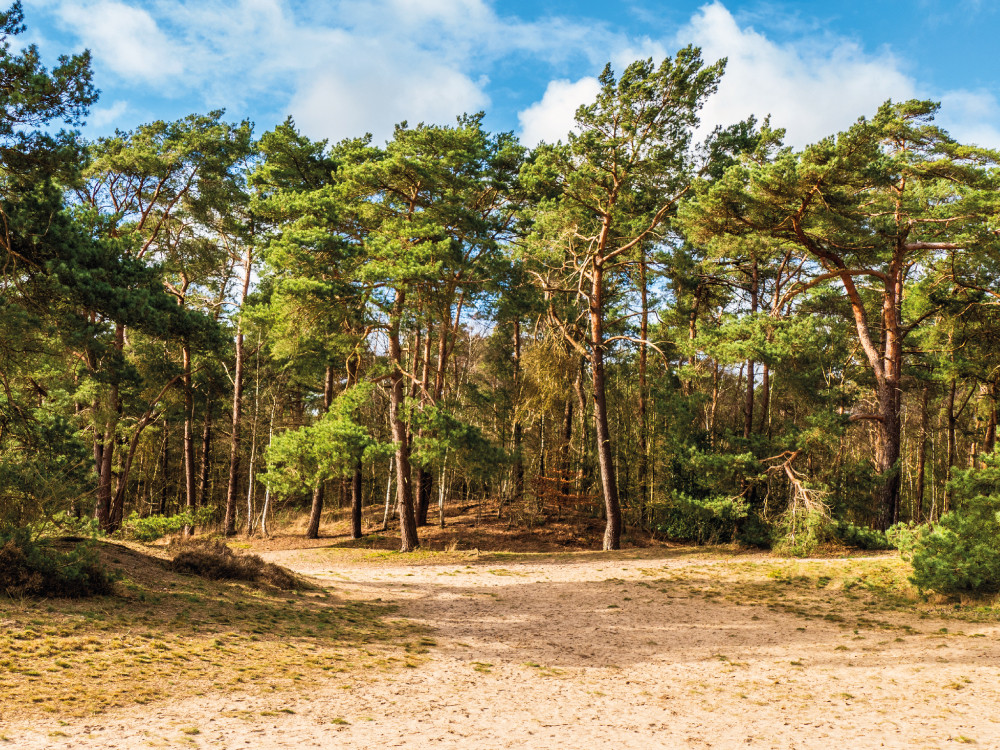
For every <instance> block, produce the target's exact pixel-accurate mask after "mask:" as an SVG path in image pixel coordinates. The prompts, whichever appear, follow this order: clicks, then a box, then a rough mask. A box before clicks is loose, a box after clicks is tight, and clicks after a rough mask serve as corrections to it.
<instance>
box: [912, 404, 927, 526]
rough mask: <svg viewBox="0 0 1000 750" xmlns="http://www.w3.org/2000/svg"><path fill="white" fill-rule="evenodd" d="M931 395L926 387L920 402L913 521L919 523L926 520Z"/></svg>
mask: <svg viewBox="0 0 1000 750" xmlns="http://www.w3.org/2000/svg"><path fill="white" fill-rule="evenodd" d="M930 395H931V389H930V386H926V385H925V386H924V392H923V396H922V397H921V400H920V437H919V438H918V442H917V487H916V498H915V500H914V510H915V513H914V516H915V517H914V519H913V520H914V521H916V522H917V523H922V522H923V520H924V484H925V482H924V476H925V471H926V467H927V432H928V427H929V426H930V413H929V410H928V408H927V405H928V401H929V400H930Z"/></svg>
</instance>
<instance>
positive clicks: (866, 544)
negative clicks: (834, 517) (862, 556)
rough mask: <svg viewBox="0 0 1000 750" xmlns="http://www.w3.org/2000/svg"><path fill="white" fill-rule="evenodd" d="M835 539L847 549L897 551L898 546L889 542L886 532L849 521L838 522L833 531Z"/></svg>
mask: <svg viewBox="0 0 1000 750" xmlns="http://www.w3.org/2000/svg"><path fill="white" fill-rule="evenodd" d="M831 531H832V533H833V537H834V538H835V539H836V540H837V541H838V542H840V543H841V544H843V545H844V546H846V547H854V548H855V549H863V550H886V549H895V548H896V545H894V544H893V543H892V542H890V541H889V539H888V538H887V537H886V535H885V532H883V531H879V530H878V529H869V528H865V527H864V526H855V525H854V524H853V523H850V522H849V521H837V522H836V523H835V524H834V525H833V528H832V529H831Z"/></svg>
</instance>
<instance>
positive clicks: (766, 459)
mask: <svg viewBox="0 0 1000 750" xmlns="http://www.w3.org/2000/svg"><path fill="white" fill-rule="evenodd" d="M22 20H23V14H22V12H21V8H20V5H19V4H15V5H14V6H12V7H11V8H10V9H9V10H7V11H6V12H5V13H3V14H2V15H0V33H2V37H3V46H2V49H0V71H2V78H3V80H4V82H5V84H4V86H3V88H2V91H0V102H2V116H0V181H2V185H3V188H2V191H0V221H2V230H0V253H2V256H3V270H2V277H0V278H2V281H0V283H2V292H0V303H2V314H0V326H2V327H3V332H2V335H0V385H2V387H3V393H2V395H0V531H2V533H4V534H7V535H8V537H9V535H10V534H12V533H15V531H16V530H17V529H24V528H38V527H39V526H43V525H45V524H55V525H56V526H60V527H65V528H81V527H83V526H85V525H86V524H87V523H89V521H88V519H95V521H94V523H96V525H97V526H98V527H99V530H100V532H101V533H103V534H108V535H111V534H116V533H118V534H121V533H123V531H124V530H127V529H129V528H133V529H134V528H136V527H137V525H141V524H143V523H145V524H146V525H147V527H148V526H149V525H150V524H154V523H155V522H157V519H159V522H160V523H161V524H162V525H163V526H164V528H166V527H167V526H169V524H170V523H174V524H176V525H177V528H178V529H180V528H181V527H183V528H184V530H185V531H187V532H190V531H191V530H192V529H194V528H199V529H205V530H208V531H213V532H216V533H218V534H221V535H223V536H233V535H247V536H251V535H266V534H268V533H269V532H270V531H271V530H272V528H273V525H274V523H275V519H276V518H278V517H279V516H280V514H282V513H286V512H291V511H301V512H302V513H308V517H309V522H308V526H307V530H306V535H307V536H308V537H313V538H315V537H317V536H321V535H323V533H324V526H323V518H324V516H323V513H324V510H328V509H331V508H343V509H345V510H346V509H350V514H351V530H352V535H353V537H354V538H361V537H362V536H364V535H365V534H366V533H369V532H370V531H371V530H373V529H378V530H392V533H394V534H398V539H399V546H400V549H401V550H402V551H404V552H406V551H412V550H415V549H417V548H418V547H419V546H420V544H421V533H422V532H421V529H422V528H423V527H426V526H427V525H428V524H438V525H444V524H445V523H446V520H447V518H446V516H447V513H446V511H447V509H449V508H453V507H458V506H462V507H473V506H475V507H478V508H479V509H480V510H479V511H478V512H481V513H483V514H489V515H491V517H493V518H496V519H499V520H501V521H503V522H505V523H507V524H509V525H511V526H517V527H521V528H525V529H531V528H535V527H538V526H541V525H544V524H545V523H546V521H547V520H550V519H554V518H559V519H563V520H567V519H568V520H570V521H571V522H573V521H574V519H575V520H576V521H579V522H581V523H582V522H584V521H593V520H595V519H596V520H597V521H599V522H600V523H601V524H602V525H603V527H604V535H603V547H604V549H606V550H616V549H619V548H620V547H621V546H622V545H623V544H628V543H629V540H631V539H634V538H638V537H639V536H647V537H648V536H649V535H652V536H653V537H655V538H658V539H665V540H680V541H689V542H696V543H717V542H738V543H740V544H743V545H749V546H756V547H764V548H769V547H772V546H776V547H778V548H780V549H786V550H790V551H793V552H801V553H807V552H809V551H811V550H812V549H813V548H814V547H815V545H817V544H821V543H824V542H828V541H833V540H839V542H840V543H842V544H845V545H857V546H861V547H863V548H879V547H885V546H887V545H890V544H892V543H896V542H894V541H893V540H896V541H897V542H898V541H899V540H900V539H902V540H903V542H905V540H906V539H910V540H911V541H912V539H913V538H914V535H917V536H919V534H920V533H921V531H920V530H921V529H924V530H926V529H931V528H939V529H941V528H947V529H952V531H953V533H954V534H957V535H958V537H962V534H963V533H966V532H968V533H972V531H974V529H971V530H970V527H969V523H970V520H969V519H978V520H975V521H974V522H973V523H972V525H973V526H974V527H976V528H982V524H983V523H985V524H986V525H987V526H989V525H990V524H993V526H995V525H996V524H997V521H996V519H995V517H993V515H992V513H991V512H990V509H991V508H993V507H994V505H996V500H995V497H994V496H993V495H991V494H990V492H991V490H990V488H991V487H992V488H993V489H992V491H993V492H994V493H995V487H994V485H992V484H990V483H991V482H994V480H995V474H996V471H997V464H996V463H994V458H993V456H994V451H995V448H996V439H997V421H998V409H1000V367H998V365H1000V360H998V353H997V352H998V348H997V345H996V342H997V341H998V340H1000V316H998V315H997V310H998V309H1000V308H998V305H1000V291H998V290H1000V285H998V276H1000V254H998V250H1000V245H998V232H1000V222H998V210H1000V202H998V197H997V196H998V193H997V189H996V188H997V183H998V179H1000V154H998V153H997V152H995V151H991V150H989V149H986V148H981V147H979V146H976V145H974V144H968V143H959V142H957V141H955V140H954V139H952V138H951V137H950V136H949V135H948V133H947V132H945V131H944V130H942V129H940V128H939V127H937V126H936V125H935V124H934V117H935V113H936V112H937V110H938V105H937V104H936V103H934V102H931V101H920V100H911V101H904V102H891V101H890V102H886V103H885V104H884V105H882V106H881V107H879V108H878V110H877V111H874V112H870V113H867V115H866V116H865V117H862V118H860V119H858V120H857V121H856V122H855V124H853V125H852V126H851V127H850V128H848V129H846V130H844V131H843V132H839V133H831V134H830V135H829V136H828V137H827V138H824V139H823V140H820V141H819V142H817V143H815V144H813V145H810V146H808V147H806V148H804V149H801V150H797V149H793V148H791V147H788V146H785V145H784V144H783V131H782V130H781V123H779V122H774V123H772V122H771V121H770V119H769V118H764V119H756V118H754V117H748V118H747V119H746V120H745V121H743V122H739V123H734V124H732V125H730V126H728V127H716V128H715V129H712V130H708V129H707V128H705V127H703V126H702V125H701V123H700V122H699V110H700V108H701V106H702V105H703V103H704V102H705V101H706V99H707V98H708V97H710V96H711V95H712V94H713V92H714V91H715V90H716V88H717V86H718V84H719V81H720V80H721V79H722V77H723V76H724V75H725V60H720V61H717V62H715V61H706V60H703V59H702V56H701V52H700V51H699V50H698V49H697V48H694V47H687V48H684V49H681V50H679V51H678V52H676V54H675V55H674V56H673V57H669V58H667V59H664V60H662V61H653V60H638V61H636V62H634V63H632V64H630V65H628V66H627V67H626V68H625V69H624V70H621V71H617V72H616V71H614V70H612V69H611V67H610V66H608V67H606V68H605V69H604V71H603V73H602V74H601V76H600V93H599V94H598V96H597V97H596V99H595V100H594V101H593V102H592V103H590V104H588V105H585V106H583V107H581V108H580V109H579V110H578V111H577V113H576V123H577V125H576V129H575V130H574V131H573V132H571V133H568V134H567V136H566V138H565V139H564V140H562V141H560V142H558V143H555V144H547V143H543V144H541V145H539V146H538V147H536V148H534V149H528V148H525V147H523V146H522V145H521V144H520V143H519V142H518V140H517V138H516V137H515V136H514V135H513V134H512V133H491V132H487V130H486V129H485V128H484V125H483V115H482V114H481V113H480V114H466V115H462V116H460V117H458V119H457V120H456V121H455V122H453V123H451V124H444V125H441V124H428V123H419V124H411V123H407V122H403V123H401V124H399V125H398V126H397V127H396V129H395V133H394V134H393V137H392V138H391V139H390V140H389V141H387V142H386V143H384V144H381V145H380V144H377V143H374V142H373V139H372V138H371V136H368V135H365V134H361V133H359V134H357V137H356V138H351V139H346V140H343V141H340V142H337V143H328V142H326V141H313V140H310V139H309V138H308V137H306V136H305V135H303V133H302V132H300V131H299V130H298V129H297V127H296V123H295V122H294V121H293V120H292V118H288V119H287V120H286V121H285V122H283V123H281V124H279V125H277V126H276V127H274V128H273V129H271V130H267V131H265V132H258V130H257V129H256V128H255V127H254V125H253V124H252V123H250V122H246V121H244V122H231V121H229V120H227V119H226V115H225V113H224V112H222V111H214V112H208V113H205V114H192V115H190V116H187V117H184V118H183V119H179V120H176V121H172V122H164V121H156V122H150V123H146V124H139V125H136V127H135V128H134V129H132V130H129V131H127V132H124V131H118V132H115V133H114V134H113V135H108V136H105V137H100V138H96V139H92V140H88V139H84V138H83V137H82V136H80V135H79V133H77V132H76V131H74V130H72V128H73V127H75V126H79V125H80V124H81V123H82V122H83V121H84V120H85V118H86V116H87V113H88V110H89V108H90V107H91V106H92V105H93V104H94V103H95V101H96V100H97V95H98V93H97V89H96V88H95V84H94V82H93V80H92V73H91V64H90V58H89V54H88V53H81V54H78V55H73V56H64V57H62V58H60V59H59V60H58V62H57V63H56V65H55V67H52V68H51V69H47V68H46V67H44V65H43V61H42V60H41V59H40V56H39V54H38V52H37V50H36V49H35V48H34V47H31V46H28V47H26V48H24V49H22V50H20V51H18V48H17V46H16V45H15V42H16V41H17V36H18V35H19V34H20V33H21V32H23V31H24V27H23V24H22ZM61 127H62V128H70V129H69V130H67V129H61V130H60V129H58V128H61ZM984 483H985V484H986V485H989V486H988V487H987V489H985V490H984V489H983V485H984ZM977 498H978V500H977ZM990 503H993V504H992V505H991V504H990ZM963 508H964V509H966V510H964V511H963ZM963 512H964V513H965V515H964V516H963ZM977 514H978V515H977ZM948 518H951V519H952V526H947V524H945V526H944V527H942V526H940V524H941V522H942V519H948ZM984 518H985V519H986V520H985V521H983V520H982V519H984ZM935 525H937V526H935ZM990 528H992V527H990ZM893 529H895V532H892V533H890V534H889V536H888V537H887V536H886V531H887V530H893ZM963 529H964V531H963ZM12 530H14V531H12ZM927 533H930V532H927ZM950 543H952V544H958V542H956V541H955V539H954V538H952V541H951V542H950Z"/></svg>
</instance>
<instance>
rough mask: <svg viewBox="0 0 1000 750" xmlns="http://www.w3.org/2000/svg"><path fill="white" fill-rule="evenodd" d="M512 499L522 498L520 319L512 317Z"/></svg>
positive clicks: (519, 499)
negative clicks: (519, 405)
mask: <svg viewBox="0 0 1000 750" xmlns="http://www.w3.org/2000/svg"><path fill="white" fill-rule="evenodd" d="M513 364H514V398H515V404H514V414H515V416H514V429H513V432H514V435H513V439H514V500H516V501H521V500H523V499H524V459H523V457H522V455H521V444H522V442H523V440H524V438H523V434H522V427H521V420H520V419H518V418H517V416H516V415H517V407H518V403H517V402H518V400H519V399H520V384H521V321H520V320H518V319H517V318H515V319H514V356H513Z"/></svg>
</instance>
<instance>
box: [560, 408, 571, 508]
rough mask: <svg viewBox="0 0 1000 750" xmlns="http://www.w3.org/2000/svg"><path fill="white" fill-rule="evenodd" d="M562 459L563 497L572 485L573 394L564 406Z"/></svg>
mask: <svg viewBox="0 0 1000 750" xmlns="http://www.w3.org/2000/svg"><path fill="white" fill-rule="evenodd" d="M562 439H563V440H562V461H561V466H560V467H559V469H560V474H561V476H560V477H559V483H560V485H561V490H562V494H563V497H565V496H567V495H569V486H570V449H571V448H572V441H573V396H572V395H570V396H567V397H566V406H565V407H564V408H563V434H562Z"/></svg>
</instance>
